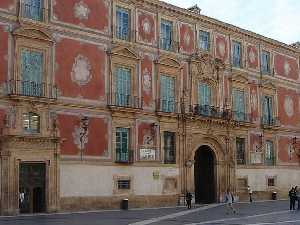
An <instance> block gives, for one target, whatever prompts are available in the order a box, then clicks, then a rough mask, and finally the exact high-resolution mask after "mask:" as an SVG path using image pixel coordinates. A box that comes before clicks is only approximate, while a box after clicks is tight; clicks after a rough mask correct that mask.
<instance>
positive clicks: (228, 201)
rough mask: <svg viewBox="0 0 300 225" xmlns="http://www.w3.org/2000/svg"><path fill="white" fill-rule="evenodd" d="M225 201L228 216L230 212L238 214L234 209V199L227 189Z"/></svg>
mask: <svg viewBox="0 0 300 225" xmlns="http://www.w3.org/2000/svg"><path fill="white" fill-rule="evenodd" d="M224 200H225V203H226V214H229V213H230V212H232V213H233V214H236V213H237V211H236V209H235V208H234V207H233V202H234V197H233V195H232V193H231V192H230V190H229V189H227V191H226V193H225V196H224Z"/></svg>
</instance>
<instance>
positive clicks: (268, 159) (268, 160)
mask: <svg viewBox="0 0 300 225" xmlns="http://www.w3.org/2000/svg"><path fill="white" fill-rule="evenodd" d="M269 144H271V145H269ZM269 146H271V149H270V152H267V151H268V147H269ZM268 155H270V157H267V156H268ZM275 159H276V157H275V149H274V141H273V140H269V139H268V140H266V141H265V151H264V164H265V165H266V166H274V165H275Z"/></svg>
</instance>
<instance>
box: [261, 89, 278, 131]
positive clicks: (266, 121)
mask: <svg viewBox="0 0 300 225" xmlns="http://www.w3.org/2000/svg"><path fill="white" fill-rule="evenodd" d="M265 99H270V100H271V101H268V102H271V110H270V107H269V103H268V110H267V114H265ZM274 110H275V107H274V96H272V95H266V94H265V95H263V99H262V124H263V125H268V126H271V125H273V123H274V119H275V118H274V113H275V111H274ZM265 115H267V117H265Z"/></svg>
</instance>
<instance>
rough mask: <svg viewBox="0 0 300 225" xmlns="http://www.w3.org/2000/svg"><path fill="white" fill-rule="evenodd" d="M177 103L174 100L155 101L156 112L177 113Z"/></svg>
mask: <svg viewBox="0 0 300 225" xmlns="http://www.w3.org/2000/svg"><path fill="white" fill-rule="evenodd" d="M178 110H179V103H178V102H175V100H174V99H158V100H157V101H156V111H157V112H162V113H178Z"/></svg>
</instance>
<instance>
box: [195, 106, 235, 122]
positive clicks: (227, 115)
mask: <svg viewBox="0 0 300 225" xmlns="http://www.w3.org/2000/svg"><path fill="white" fill-rule="evenodd" d="M191 112H192V113H193V114H194V115H196V116H203V117H212V118H218V119H225V120H229V119H231V117H232V115H231V112H230V111H229V110H224V109H221V108H220V107H215V106H210V105H199V104H196V105H194V106H192V107H191Z"/></svg>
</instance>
